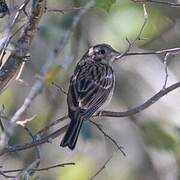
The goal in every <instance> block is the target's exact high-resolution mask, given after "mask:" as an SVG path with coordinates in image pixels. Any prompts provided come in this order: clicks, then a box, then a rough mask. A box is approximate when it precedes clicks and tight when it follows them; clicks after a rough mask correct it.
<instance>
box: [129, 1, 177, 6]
mask: <svg viewBox="0 0 180 180" xmlns="http://www.w3.org/2000/svg"><path fill="white" fill-rule="evenodd" d="M131 1H133V2H135V3H151V4H153V3H154V4H160V5H166V6H171V7H179V6H180V3H175V2H166V1H157V0H131Z"/></svg>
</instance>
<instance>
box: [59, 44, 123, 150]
mask: <svg viewBox="0 0 180 180" xmlns="http://www.w3.org/2000/svg"><path fill="white" fill-rule="evenodd" d="M120 54H121V53H119V52H118V51H116V50H115V49H113V48H112V47H111V46H110V45H108V44H97V45H95V46H92V47H90V48H89V49H88V51H87V52H86V53H85V54H84V55H83V56H82V58H81V59H80V61H79V62H78V63H77V65H76V67H75V70H74V74H73V75H72V76H71V79H70V84H69V89H68V93H67V105H68V117H69V118H70V120H71V121H70V124H69V126H68V129H67V131H66V133H65V135H64V137H63V139H62V141H61V143H60V146H61V147H66V146H68V147H69V149H71V150H73V149H74V148H75V146H76V143H77V139H78V136H79V132H80V129H81V126H82V123H83V121H84V120H88V119H90V118H91V116H92V115H93V114H94V113H95V112H96V111H97V110H99V109H100V108H102V107H103V106H104V104H106V103H108V102H109V101H110V99H111V97H112V95H113V89H114V82H115V76H114V70H113V62H114V60H116V59H117V58H118V56H120Z"/></svg>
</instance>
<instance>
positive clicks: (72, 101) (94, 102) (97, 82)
mask: <svg viewBox="0 0 180 180" xmlns="http://www.w3.org/2000/svg"><path fill="white" fill-rule="evenodd" d="M113 83H114V78H113V70H112V68H111V67H110V66H108V65H105V64H100V63H98V64H97V63H93V62H88V63H87V62H86V63H84V64H83V65H82V66H77V68H76V70H75V74H74V75H73V76H72V78H71V83H70V86H69V91H68V99H67V100H68V107H69V117H70V118H71V119H76V116H79V115H80V116H81V117H82V118H84V119H88V118H90V117H91V116H92V115H93V114H94V113H95V112H96V110H97V109H98V108H100V107H101V106H102V105H103V104H104V103H105V101H106V100H107V98H108V96H109V94H110V92H111V90H112V88H113Z"/></svg>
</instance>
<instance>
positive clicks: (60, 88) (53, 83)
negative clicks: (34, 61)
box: [52, 82, 67, 95]
mask: <svg viewBox="0 0 180 180" xmlns="http://www.w3.org/2000/svg"><path fill="white" fill-rule="evenodd" d="M52 85H54V86H55V87H56V88H57V89H58V90H59V91H60V92H62V93H63V94H65V95H67V92H66V91H65V90H64V88H62V87H61V86H60V85H58V84H56V83H55V82H52Z"/></svg>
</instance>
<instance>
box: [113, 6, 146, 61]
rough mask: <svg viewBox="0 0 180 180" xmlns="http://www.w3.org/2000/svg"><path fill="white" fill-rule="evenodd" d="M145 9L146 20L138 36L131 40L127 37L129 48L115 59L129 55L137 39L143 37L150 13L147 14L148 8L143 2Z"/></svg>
mask: <svg viewBox="0 0 180 180" xmlns="http://www.w3.org/2000/svg"><path fill="white" fill-rule="evenodd" d="M143 10H144V22H143V24H142V27H141V28H140V31H139V32H138V34H137V36H136V37H135V39H134V40H133V41H132V42H130V41H129V39H128V38H126V41H127V42H128V48H127V49H126V50H125V51H124V52H123V53H122V54H120V55H119V56H117V57H116V59H115V61H117V60H119V59H120V58H122V57H123V56H127V54H128V52H129V51H130V49H131V48H132V47H133V45H134V44H135V43H136V41H138V40H140V39H141V34H142V32H143V30H144V28H145V26H146V24H147V20H148V14H147V10H146V6H145V4H143Z"/></svg>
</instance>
